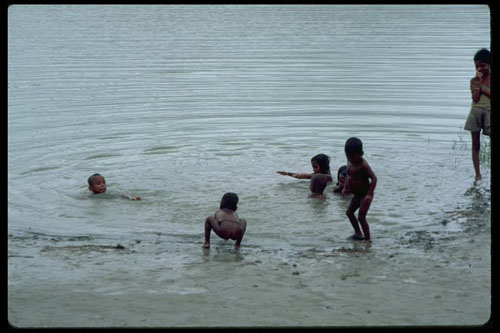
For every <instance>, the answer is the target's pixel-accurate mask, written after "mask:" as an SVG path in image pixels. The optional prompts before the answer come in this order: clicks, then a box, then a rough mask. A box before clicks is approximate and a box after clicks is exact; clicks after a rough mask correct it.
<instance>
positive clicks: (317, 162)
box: [276, 154, 332, 199]
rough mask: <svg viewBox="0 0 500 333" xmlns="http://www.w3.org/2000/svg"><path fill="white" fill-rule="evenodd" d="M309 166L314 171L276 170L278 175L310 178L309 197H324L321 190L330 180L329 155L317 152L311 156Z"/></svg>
mask: <svg viewBox="0 0 500 333" xmlns="http://www.w3.org/2000/svg"><path fill="white" fill-rule="evenodd" d="M311 166H312V168H313V171H314V173H306V172H302V173H297V172H287V171H276V172H277V173H279V174H280V175H283V176H290V177H293V178H297V179H311V185H309V189H310V190H311V192H312V193H311V197H312V198H321V199H325V196H324V195H323V191H324V189H325V187H326V185H327V184H328V183H329V182H331V181H332V175H331V174H330V157H328V156H327V155H325V154H318V155H316V156H314V157H313V158H311Z"/></svg>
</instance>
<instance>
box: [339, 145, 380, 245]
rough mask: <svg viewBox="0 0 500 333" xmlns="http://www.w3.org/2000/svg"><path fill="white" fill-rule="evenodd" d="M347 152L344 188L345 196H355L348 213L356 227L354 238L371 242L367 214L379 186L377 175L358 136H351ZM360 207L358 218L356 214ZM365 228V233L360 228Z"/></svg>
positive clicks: (346, 146)
mask: <svg viewBox="0 0 500 333" xmlns="http://www.w3.org/2000/svg"><path fill="white" fill-rule="evenodd" d="M345 154H346V157H347V178H346V181H345V183H344V188H343V190H342V196H344V198H345V197H346V196H347V194H348V193H349V192H351V193H353V194H354V197H353V198H352V199H351V202H350V203H349V207H348V208H347V211H346V215H347V217H348V218H349V221H350V222H351V224H352V227H353V228H354V232H355V233H354V235H353V239H355V240H363V239H364V242H366V243H370V242H371V237H370V228H369V226H368V222H367V221H366V214H367V213H368V209H369V208H370V204H371V202H372V199H373V192H374V191H375V187H376V186H377V177H376V176H375V174H374V173H373V171H372V169H371V168H370V165H369V164H368V162H367V161H366V160H365V159H364V158H363V154H364V152H363V143H362V142H361V140H360V139H358V138H350V139H348V140H347V141H346V143H345ZM358 208H359V213H358V218H356V216H355V215H354V213H355V212H356V210H357V209H358ZM359 225H361V228H362V229H363V234H364V237H363V234H362V233H361V230H360V228H359Z"/></svg>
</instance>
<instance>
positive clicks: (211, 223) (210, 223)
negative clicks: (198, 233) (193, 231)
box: [203, 216, 225, 249]
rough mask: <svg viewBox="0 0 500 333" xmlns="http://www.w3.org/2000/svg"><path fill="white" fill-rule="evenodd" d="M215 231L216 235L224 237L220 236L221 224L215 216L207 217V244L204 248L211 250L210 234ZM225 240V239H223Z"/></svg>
mask: <svg viewBox="0 0 500 333" xmlns="http://www.w3.org/2000/svg"><path fill="white" fill-rule="evenodd" d="M212 229H213V230H214V232H215V234H216V235H218V236H220V237H222V236H221V235H220V233H221V232H220V226H219V223H218V222H217V221H216V220H215V218H214V217H213V216H209V217H207V219H206V220H205V244H203V247H204V248H207V249H208V248H209V247H210V232H211V231H212ZM222 238H225V237H222Z"/></svg>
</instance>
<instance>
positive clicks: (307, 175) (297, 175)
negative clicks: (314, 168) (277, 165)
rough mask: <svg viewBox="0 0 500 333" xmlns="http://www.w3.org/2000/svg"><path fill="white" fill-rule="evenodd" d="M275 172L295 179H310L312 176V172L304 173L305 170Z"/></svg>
mask: <svg viewBox="0 0 500 333" xmlns="http://www.w3.org/2000/svg"><path fill="white" fill-rule="evenodd" d="M276 173H279V174H280V175H283V176H290V177H293V178H297V179H311V177H312V174H310V173H306V172H301V173H298V172H287V171H276Z"/></svg>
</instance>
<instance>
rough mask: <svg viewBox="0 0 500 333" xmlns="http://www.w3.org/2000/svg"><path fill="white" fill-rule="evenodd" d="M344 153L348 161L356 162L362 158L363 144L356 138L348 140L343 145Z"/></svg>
mask: <svg viewBox="0 0 500 333" xmlns="http://www.w3.org/2000/svg"><path fill="white" fill-rule="evenodd" d="M344 151H345V155H346V156H347V159H348V160H349V161H351V160H358V159H360V158H361V157H362V156H363V143H362V142H361V140H360V139H358V138H349V139H347V141H346V143H345V147H344Z"/></svg>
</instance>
